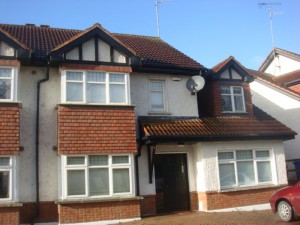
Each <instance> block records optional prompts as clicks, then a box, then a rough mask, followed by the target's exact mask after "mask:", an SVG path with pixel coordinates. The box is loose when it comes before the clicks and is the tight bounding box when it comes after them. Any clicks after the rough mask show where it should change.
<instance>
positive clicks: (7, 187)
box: [0, 156, 15, 201]
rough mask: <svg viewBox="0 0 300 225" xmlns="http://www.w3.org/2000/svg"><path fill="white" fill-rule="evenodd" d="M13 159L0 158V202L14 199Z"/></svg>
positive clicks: (7, 157) (8, 157)
mask: <svg viewBox="0 0 300 225" xmlns="http://www.w3.org/2000/svg"><path fill="white" fill-rule="evenodd" d="M14 167H15V158H14V157H10V156H1V157H0V201H6V200H8V201H11V200H13V199H14V198H15V197H14V187H15V184H14V183H15V182H14V180H15V174H14V173H15V168H14Z"/></svg>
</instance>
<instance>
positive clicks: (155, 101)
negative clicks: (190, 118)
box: [149, 81, 166, 112]
mask: <svg viewBox="0 0 300 225" xmlns="http://www.w3.org/2000/svg"><path fill="white" fill-rule="evenodd" d="M164 85H165V83H164V81H150V84H149V87H150V88H149V89H150V110H151V111H153V112H157V111H165V110H166V109H165V96H164Z"/></svg>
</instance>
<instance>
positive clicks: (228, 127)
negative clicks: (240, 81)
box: [139, 106, 296, 143]
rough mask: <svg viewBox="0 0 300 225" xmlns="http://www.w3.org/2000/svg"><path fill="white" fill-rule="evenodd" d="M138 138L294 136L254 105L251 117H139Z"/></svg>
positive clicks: (189, 139) (181, 139)
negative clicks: (139, 129) (139, 136)
mask: <svg viewBox="0 0 300 225" xmlns="http://www.w3.org/2000/svg"><path fill="white" fill-rule="evenodd" d="M139 124H140V128H141V132H140V135H141V138H142V139H143V140H145V141H148V142H153V143H159V142H177V143H178V142H196V141H228V140H266V139H267V140H289V139H293V138H294V136H295V135H296V133H295V132H294V131H293V130H291V129H290V128H288V127H286V126H285V125H283V124H282V123H280V122H279V121H277V120H276V119H274V118H273V117H271V116H270V115H268V114H266V113H265V112H263V111H262V110H261V109H259V108H257V107H255V106H254V117H251V118H250V117H239V116H218V117H203V118H196V117H194V118H192V117H140V118H139Z"/></svg>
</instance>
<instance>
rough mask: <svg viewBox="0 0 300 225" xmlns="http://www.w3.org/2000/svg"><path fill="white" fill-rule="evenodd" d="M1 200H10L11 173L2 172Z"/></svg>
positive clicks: (0, 183) (0, 175) (0, 176)
mask: <svg viewBox="0 0 300 225" xmlns="http://www.w3.org/2000/svg"><path fill="white" fill-rule="evenodd" d="M0 198H9V171H0Z"/></svg>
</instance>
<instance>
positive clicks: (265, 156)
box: [218, 150, 273, 189]
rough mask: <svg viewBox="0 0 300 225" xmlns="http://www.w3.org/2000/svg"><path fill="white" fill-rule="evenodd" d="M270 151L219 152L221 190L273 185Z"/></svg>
mask: <svg viewBox="0 0 300 225" xmlns="http://www.w3.org/2000/svg"><path fill="white" fill-rule="evenodd" d="M271 161H272V160H271V151H270V150H232V151H220V152H218V162H219V163H218V164H219V178H220V186H221V189H226V188H234V187H243V186H253V185H259V184H269V183H273V174H272V165H271Z"/></svg>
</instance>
